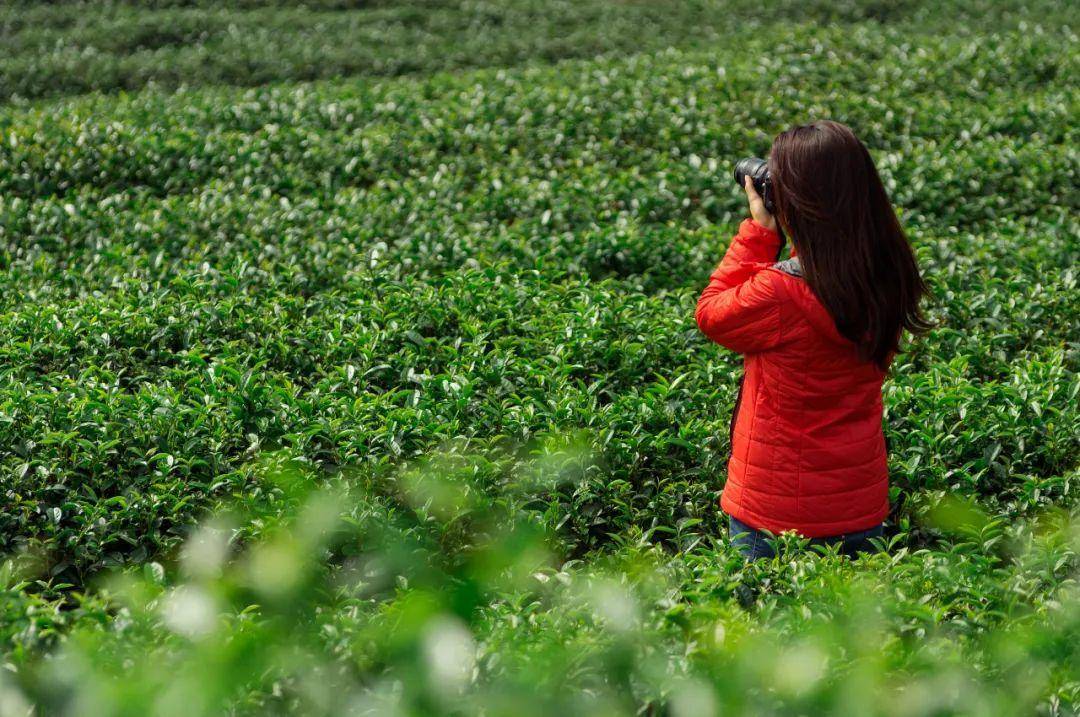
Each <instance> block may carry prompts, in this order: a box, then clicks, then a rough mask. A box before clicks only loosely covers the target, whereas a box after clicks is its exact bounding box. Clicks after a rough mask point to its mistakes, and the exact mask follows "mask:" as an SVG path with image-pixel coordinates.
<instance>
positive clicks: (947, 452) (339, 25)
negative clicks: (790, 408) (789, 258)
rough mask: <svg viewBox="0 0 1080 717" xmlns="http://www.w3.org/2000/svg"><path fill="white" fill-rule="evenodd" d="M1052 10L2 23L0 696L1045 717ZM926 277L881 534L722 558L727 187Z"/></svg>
mask: <svg viewBox="0 0 1080 717" xmlns="http://www.w3.org/2000/svg"><path fill="white" fill-rule="evenodd" d="M1078 7H1080V6H1077V5H1076V4H1075V3H1067V2H1052V1H1049V0H1042V1H1034V2H1022V1H1020V0H1002V1H1001V2H991V1H990V0H974V1H973V2H969V3H960V2H942V3H931V2H920V1H917V0H904V1H902V2H896V3H891V2H889V3H886V2H877V1H876V0H845V1H844V2H829V3H826V2H794V0H792V1H790V2H788V1H787V0H782V1H778V2H762V1H760V0H759V1H758V2H754V3H751V2H748V1H745V0H731V1H730V2H721V1H720V0H684V1H680V2H675V1H674V0H672V1H671V2H651V3H646V2H633V1H628V2H601V1H600V0H583V1H582V2H540V0H520V1H516V2H507V3H502V2H499V3H494V2H490V3H489V2H463V1H462V2H459V1H451V0H429V1H427V2H422V1H418V2H406V3H384V2H348V1H346V0H315V1H312V2H309V3H306V4H304V5H296V4H292V3H283V2H282V3H278V2H274V1H272V0H245V1H244V2H236V3H228V4H220V3H211V2H203V0H186V1H181V0H156V1H155V2H152V3H129V2H101V3H89V2H87V3H83V2H56V3H28V2H16V3H12V4H9V5H7V6H5V7H4V8H3V9H0V37H3V39H4V42H5V48H6V50H7V51H6V52H5V54H4V56H3V57H2V58H0V103H2V104H0V270H2V271H0V286H2V291H0V491H2V494H3V510H2V511H0V556H2V558H0V638H2V642H0V654H2V656H3V667H4V669H3V670H0V715H4V716H5V717H6V715H9V714H10V715H24V714H34V715H37V714H42V715H45V714H65V715H89V714H93V715H109V714H116V715H146V714H158V715H174V714H175V715H216V714H312V715H323V714H325V715H340V714H379V715H381V714H396V715H428V714H485V715H504V714H513V715H515V716H518V717H524V716H526V715H548V714H564V715H637V714H641V715H675V716H688V715H726V714H746V715H769V714H777V715H780V714H784V715H786V714H805V715H818V714H837V715H851V714H859V715H896V716H908V715H910V716H913V717H914V716H916V715H1012V714H1015V715H1031V714H1039V715H1068V714H1078V713H1080V583H1078V578H1080V554H1078V551H1080V501H1078V500H1077V498H1078V496H1080V460H1078V458H1080V373H1078V372H1080V320H1078V317H1080V286H1078V284H1080V271H1078V266H1080V263H1078V260H1080V215H1078V212H1077V208H1078V203H1080V192H1078V191H1077V187H1078V168H1080V149H1078V148H1080V143H1078V140H1080V128H1078V123H1077V120H1076V117H1077V116H1078V115H1080V87H1078V85H1077V83H1076V81H1075V78H1076V77H1077V76H1080V54H1078V52H1077V47H1078V44H1077V41H1078V38H1077V34H1076V28H1077V27H1078V24H1080V23H1078V22H1077V20H1078V19H1080V11H1078ZM813 117H830V118H833V119H837V120H840V121H843V122H846V123H848V124H850V125H851V126H852V127H854V128H855V130H856V132H857V133H858V134H859V135H860V136H861V137H862V138H863V139H864V141H865V142H866V143H867V145H868V146H869V147H870V149H871V152H872V153H873V154H874V157H875V159H876V161H877V163H878V167H879V170H880V171H881V173H882V176H883V179H884V180H885V182H886V185H887V188H888V189H889V191H890V193H891V196H892V198H893V200H894V202H895V203H896V205H897V207H898V212H899V214H900V217H901V220H902V222H903V224H904V226H905V228H906V229H907V231H908V233H909V236H910V238H911V240H912V243H913V245H914V246H915V248H916V251H917V253H918V256H919V260H920V263H921V265H922V267H923V271H924V273H925V275H926V278H927V280H928V282H929V284H930V286H931V288H932V291H933V295H934V296H933V300H932V301H931V302H930V303H929V305H928V313H929V314H930V316H931V317H932V318H933V320H934V321H935V328H934V329H933V330H932V331H931V332H930V333H929V334H928V335H926V336H924V337H922V338H920V339H918V340H917V341H914V342H911V343H909V344H907V345H905V347H904V348H905V352H904V353H903V354H902V355H901V356H900V357H899V358H898V360H897V362H896V364H895V366H894V368H893V372H892V375H891V378H890V380H889V381H888V382H887V383H886V386H885V405H886V416H885V432H886V436H887V439H888V441H889V445H890V471H891V482H892V496H891V497H892V502H893V511H892V514H891V515H890V518H889V521H888V523H887V534H888V535H887V539H886V542H887V548H888V549H887V550H886V551H885V552H884V553H881V554H878V555H873V556H865V557H863V558H860V559H859V560H857V561H850V560H847V559H845V558H842V557H838V556H836V555H828V554H826V555H818V554H814V553H809V554H808V553H807V552H805V551H800V550H799V549H798V540H797V539H795V538H785V539H783V542H784V544H785V545H784V547H783V549H782V550H781V552H780V555H779V557H777V558H776V559H775V560H772V561H764V562H760V563H757V564H754V565H749V566H748V565H745V564H744V563H743V561H742V559H741V558H740V557H739V555H738V554H737V552H736V551H734V550H733V549H732V548H731V546H730V545H729V543H728V540H727V536H726V520H725V517H724V516H723V514H722V513H721V512H720V510H719V505H718V497H719V494H720V491H721V490H722V488H723V483H724V473H725V470H724V466H725V462H726V452H727V433H728V421H729V417H730V413H731V410H732V407H733V403H734V399H735V393H736V390H737V383H738V376H739V371H740V365H739V360H738V357H736V356H734V355H732V354H730V353H729V352H727V351H724V350H722V349H720V348H718V347H717V346H715V345H711V344H710V343H709V342H708V341H707V340H706V339H705V338H704V337H703V336H702V335H701V334H700V333H699V332H698V330H697V327H696V325H695V323H694V319H693V307H694V304H695V302H696V299H697V295H698V292H699V291H700V289H701V288H702V286H703V285H704V283H705V281H706V279H707V276H708V274H709V272H710V271H711V270H712V268H713V267H714V265H715V264H716V263H717V262H718V261H719V259H720V257H721V256H722V254H723V251H724V249H725V247H726V245H727V242H728V240H729V239H730V237H731V236H732V234H733V233H734V230H735V227H736V226H737V224H738V222H739V221H740V220H741V219H742V217H743V216H744V215H745V213H746V208H745V198H744V197H743V196H742V195H741V193H740V192H739V191H737V188H735V187H734V186H733V184H732V182H731V179H730V168H731V164H732V162H733V161H734V160H736V159H738V158H739V157H742V156H747V155H751V154H754V155H759V156H760V155H763V154H764V153H765V152H766V151H767V150H768V147H769V144H770V142H771V138H772V137H773V136H774V135H775V134H776V133H777V132H778V131H780V130H782V129H784V128H786V127H787V126H790V125H792V124H795V123H799V122H802V121H804V120H806V119H808V118H813Z"/></svg>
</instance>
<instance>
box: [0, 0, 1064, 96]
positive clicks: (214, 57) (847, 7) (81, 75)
mask: <svg viewBox="0 0 1080 717" xmlns="http://www.w3.org/2000/svg"><path fill="white" fill-rule="evenodd" d="M1067 6H1070V4H1069V3H1059V2H1057V1H1056V0H939V2H936V3H933V4H929V3H924V2H917V1H915V0H769V1H768V2H761V0H619V1H618V2H610V1H608V0H512V1H507V0H411V1H410V2H395V1H393V0H306V1H305V2H303V3H294V2H288V1H287V0H239V1H236V0H234V1H232V2H227V3H222V2H216V1H214V0H150V1H149V2H146V1H141V0H140V1H138V2H136V1H135V0H126V1H125V0H81V1H78V2H76V1H72V0H67V1H61V2H48V3H44V2H40V1H39V0H11V1H9V2H6V3H4V4H3V6H2V7H0V45H2V46H3V48H4V54H3V56H2V57H0V98H2V99H11V98H24V99H33V98H38V97H49V96H56V95H65V94H70V93H76V92H85V91H88V90H106V91H115V90H132V89H138V88H141V87H143V86H145V85H147V84H153V85H157V86H161V87H170V88H171V87H177V86H180V85H203V84H218V83H229V84H239V85H249V86H250V85H259V84H263V83H265V82H271V81H276V80H312V79H318V78H332V77H341V76H343V75H368V76H386V75H400V74H406V73H422V72H431V71H433V70H446V69H454V68H465V67H488V66H507V65H510V64H518V63H527V62H533V61H537V60H539V61H553V60H561V59H566V58H571V57H586V58H588V57H593V56H594V55H596V54H598V53H626V52H637V51H642V50H658V49H663V48H666V47H668V46H671V45H675V44H678V45H680V46H692V45H700V46H709V45H711V44H713V43H716V42H725V41H726V42H730V41H731V40H733V39H738V40H739V41H742V40H743V39H745V36H746V35H747V34H748V33H749V32H753V31H757V30H759V29H762V28H766V29H771V27H772V25H773V24H774V23H776V24H780V23H784V24H800V23H849V22H863V21H885V22H889V23H890V24H892V25H894V26H895V25H898V26H901V27H919V28H927V27H938V26H940V25H948V26H950V29H951V30H952V31H963V30H964V29H970V28H992V29H1000V28H1001V27H1002V26H1003V25H1015V24H1016V23H1018V22H1021V21H1024V20H1033V21H1037V22H1050V23H1053V24H1055V25H1056V24H1058V23H1063V22H1064V23H1069V22H1070V21H1071V22H1074V23H1075V20H1076V17H1077V12H1076V8H1075V7H1067Z"/></svg>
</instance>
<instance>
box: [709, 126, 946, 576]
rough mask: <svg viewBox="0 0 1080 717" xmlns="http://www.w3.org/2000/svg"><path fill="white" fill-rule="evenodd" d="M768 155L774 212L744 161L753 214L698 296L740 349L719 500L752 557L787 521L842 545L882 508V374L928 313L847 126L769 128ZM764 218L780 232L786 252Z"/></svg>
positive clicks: (864, 543)
mask: <svg viewBox="0 0 1080 717" xmlns="http://www.w3.org/2000/svg"><path fill="white" fill-rule="evenodd" d="M769 171H770V175H771V177H772V184H773V194H774V199H773V201H774V203H775V208H776V215H777V216H776V217H775V218H774V217H773V216H772V215H770V214H769V212H767V211H766V209H765V205H764V203H763V201H762V199H761V197H760V196H758V193H757V192H756V191H755V190H754V186H753V184H752V183H751V182H750V179H749V177H747V178H746V186H745V190H746V196H747V198H748V199H749V201H750V214H751V216H752V219H747V220H745V221H743V223H742V225H741V226H740V227H739V233H738V235H737V236H736V237H735V238H734V239H733V240H732V242H731V245H730V246H729V247H728V250H727V253H726V254H725V255H724V259H723V261H721V262H720V266H719V267H717V269H716V271H714V272H713V274H712V276H711V277H710V280H709V285H708V286H707V287H706V288H705V290H704V291H703V292H702V294H701V299H700V300H699V301H698V305H697V312H696V318H697V323H698V326H699V327H700V328H701V330H702V332H704V333H705V335H706V336H708V337H709V338H710V339H712V340H713V341H715V342H717V343H718V344H721V345H722V346H725V347H727V348H729V349H731V350H732V351H736V352H738V353H740V354H743V355H744V357H745V359H744V366H745V375H744V378H743V385H742V387H741V388H740V391H739V399H738V401H737V402H736V405H735V414H734V415H733V416H732V423H731V458H730V460H729V462H728V478H727V484H726V485H725V486H724V491H723V494H722V497H721V503H720V505H721V507H722V508H723V509H724V511H725V512H726V513H727V514H728V516H729V520H730V530H731V534H732V538H733V539H734V541H735V543H736V545H737V546H738V547H739V548H740V550H742V551H743V553H744V554H745V555H746V556H747V557H748V558H750V559H756V558H760V557H769V556H771V555H772V554H773V548H772V546H771V545H770V544H769V542H768V541H767V538H768V534H769V533H779V532H782V531H787V530H792V531H796V532H797V533H799V534H801V535H803V536H805V537H807V538H812V539H813V540H812V541H811V543H826V544H834V543H835V544H839V546H840V550H841V551H842V552H844V553H846V554H848V555H852V556H853V555H855V554H856V553H857V552H859V551H865V550H872V549H873V546H872V544H871V542H870V540H871V538H873V537H876V536H879V535H881V531H882V521H883V519H884V518H885V516H886V515H887V514H888V512H889V483H888V469H887V466H886V455H885V437H884V434H883V432H882V428H881V413H882V403H881V384H882V381H883V380H884V378H885V374H886V372H887V370H888V367H889V363H890V361H891V360H892V357H893V355H894V354H895V353H896V352H897V351H898V350H899V345H898V344H899V340H900V337H901V334H902V332H903V331H904V330H905V329H907V330H908V331H910V332H921V331H924V330H925V329H926V328H927V326H928V325H927V322H926V320H925V319H924V318H923V315H922V313H921V312H920V309H919V301H920V299H921V298H922V297H923V296H924V295H925V294H926V286H925V284H924V283H923V280H922V278H921V277H920V275H919V268H918V266H917V264H916V262H915V257H914V254H913V253H912V251H911V247H910V246H909V245H908V242H907V238H906V237H905V236H904V232H903V230H902V229H901V228H900V223H899V222H898V221H897V218H896V214H895V213H894V212H893V209H892V206H891V205H890V204H889V199H888V196H887V195H886V193H885V188H884V187H883V186H882V184H881V179H880V178H879V177H878V173H877V170H876V168H875V167H874V163H873V160H872V159H871V157H870V153H869V152H867V150H866V147H865V146H864V145H863V144H862V142H860V141H859V139H858V138H857V137H856V136H855V134H854V133H853V132H852V131H851V129H850V128H848V127H846V126H845V125H842V124H839V123H837V122H828V121H821V122H813V123H811V124H808V125H804V126H801V127H795V128H794V129H790V130H788V131H786V132H783V133H781V134H780V135H778V136H777V137H776V140H775V141H774V142H773V147H772V151H771V152H770V155H769ZM777 220H779V223H780V227H782V228H783V231H784V233H785V234H787V235H788V236H789V237H791V241H792V244H793V247H792V251H791V256H792V258H791V259H788V260H787V261H784V262H777V261H776V260H777V259H778V258H779V253H780V249H781V247H782V240H781V236H780V234H779V233H778V231H777ZM766 531H767V532H766Z"/></svg>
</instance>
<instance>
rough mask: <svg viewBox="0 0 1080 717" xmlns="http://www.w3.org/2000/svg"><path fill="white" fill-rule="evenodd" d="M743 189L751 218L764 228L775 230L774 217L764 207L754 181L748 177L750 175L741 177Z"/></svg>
mask: <svg viewBox="0 0 1080 717" xmlns="http://www.w3.org/2000/svg"><path fill="white" fill-rule="evenodd" d="M743 189H745V190H746V198H747V200H749V202H750V216H751V218H753V220H754V221H755V222H757V223H758V224H760V225H761V226H763V227H765V228H766V229H771V230H772V231H776V219H774V218H773V215H772V214H769V212H768V211H767V210H766V209H765V200H763V199H762V198H761V195H760V194H758V193H757V190H756V189H754V182H753V181H752V180H751V179H750V175H746V176H745V177H743Z"/></svg>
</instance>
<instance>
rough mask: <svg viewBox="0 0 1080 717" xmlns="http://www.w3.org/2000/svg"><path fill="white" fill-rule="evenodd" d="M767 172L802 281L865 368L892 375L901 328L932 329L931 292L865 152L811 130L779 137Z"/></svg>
mask: <svg viewBox="0 0 1080 717" xmlns="http://www.w3.org/2000/svg"><path fill="white" fill-rule="evenodd" d="M769 171H770V174H771V176H772V181H773V186H774V188H775V189H774V191H775V195H776V196H775V203H776V214H777V219H779V220H780V225H781V226H782V227H783V228H784V230H785V231H786V232H787V233H788V234H789V235H790V236H791V241H792V243H793V244H794V245H795V249H796V251H797V253H798V256H799V257H800V262H801V264H802V269H803V275H804V277H805V278H806V282H807V283H808V284H809V286H810V288H811V290H813V292H814V294H815V295H816V296H817V297H818V299H819V300H820V301H821V303H822V304H824V306H825V308H826V309H827V310H828V312H829V314H830V315H831V316H832V318H833V321H835V322H836V328H837V329H838V330H839V332H840V334H841V335H843V336H845V337H846V338H848V339H850V340H851V341H853V342H854V343H855V344H856V345H857V346H858V348H859V353H860V355H861V356H862V357H863V359H864V360H867V361H873V362H874V363H876V364H877V365H878V366H879V367H881V368H882V369H884V368H887V367H888V364H889V361H890V360H891V358H892V356H893V354H895V353H896V352H898V351H899V342H900V335H901V333H902V331H903V330H904V329H907V330H908V331H910V332H912V333H921V332H923V331H925V330H926V329H927V328H929V327H930V324H929V322H928V321H927V320H926V318H925V317H924V316H923V314H922V311H921V310H920V308H919V302H920V300H921V299H922V297H923V296H924V295H926V293H927V289H926V284H925V283H923V279H922V276H920V274H919V267H918V264H917V263H916V261H915V255H914V253H913V252H912V251H911V245H910V244H908V241H907V237H906V236H905V235H904V230H903V229H902V228H901V227H900V222H899V220H898V219H897V218H896V212H894V211H893V208H892V205H891V204H890V203H889V197H888V195H887V194H886V193H885V187H884V186H883V185H882V184H881V178H880V177H879V176H878V173H877V168H876V167H874V160H873V159H872V158H871V157H870V153H869V152H868V151H867V149H866V146H865V145H863V143H862V142H860V141H859V138H858V137H856V136H855V133H854V132H852V131H851V128H850V127H847V126H846V125H843V124H840V123H839V122H830V121H827V120H825V121H818V122H811V123H810V124H807V125H802V126H801V127H794V128H792V129H789V130H787V131H786V132H781V133H780V134H779V135H777V136H776V139H775V140H774V142H773V146H772V152H771V153H770V155H769Z"/></svg>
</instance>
